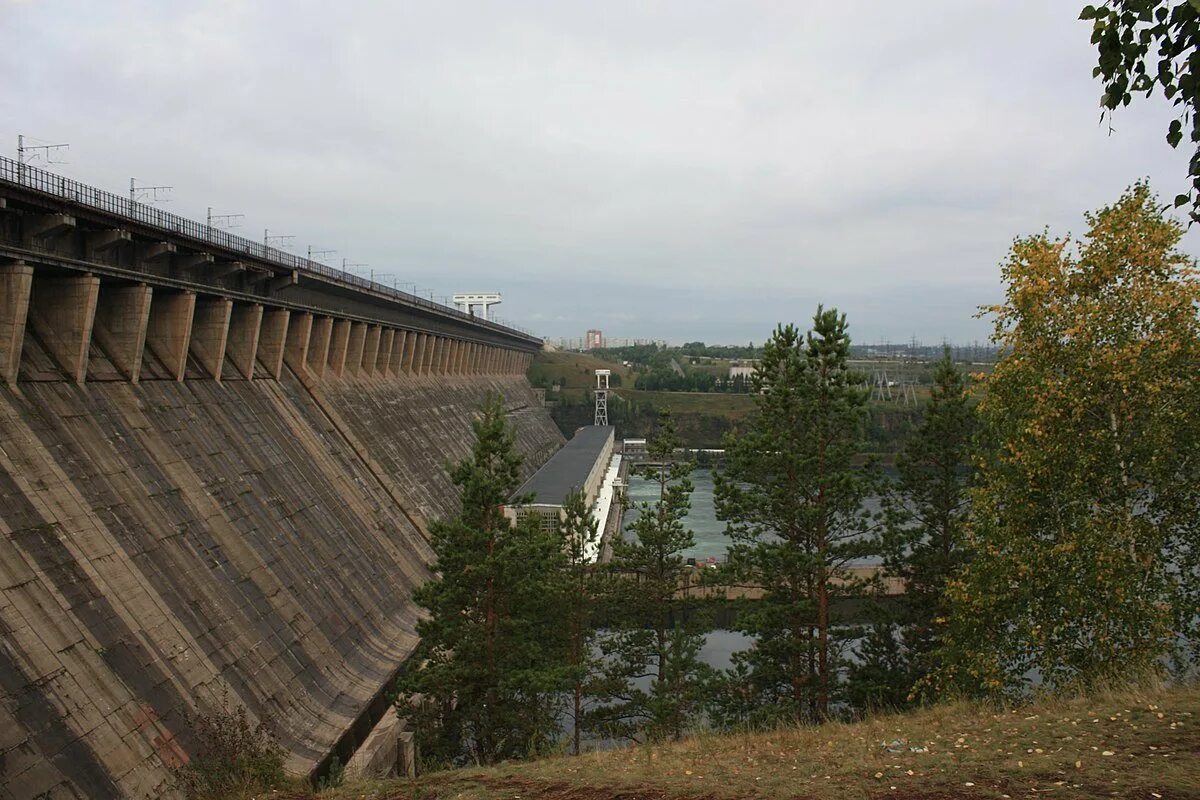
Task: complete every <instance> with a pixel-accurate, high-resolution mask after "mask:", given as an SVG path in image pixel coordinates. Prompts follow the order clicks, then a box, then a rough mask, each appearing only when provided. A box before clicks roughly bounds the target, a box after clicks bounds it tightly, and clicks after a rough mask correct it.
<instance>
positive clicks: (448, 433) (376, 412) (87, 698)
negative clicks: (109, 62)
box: [0, 162, 562, 798]
mask: <svg viewBox="0 0 1200 800" xmlns="http://www.w3.org/2000/svg"><path fill="white" fill-rule="evenodd" d="M9 163H10V164H11V162H9ZM26 169H28V168H26ZM52 177H53V176H49V174H48V173H39V172H38V171H36V170H34V171H22V172H21V173H19V174H15V173H13V172H12V171H11V170H9V172H5V164H3V163H0V367H3V375H2V376H0V377H2V380H0V643H2V645H3V646H2V647H0V700H2V702H0V797H3V798H8V797H12V798H25V797H35V796H47V797H81V798H106V797H137V798H141V797H162V796H167V795H169V794H170V770H171V768H172V766H173V765H175V764H177V763H179V762H180V761H181V760H182V759H184V758H186V757H187V754H188V753H189V752H193V748H194V746H195V742H194V741H192V734H191V731H190V729H189V726H188V724H187V722H186V716H187V714H188V713H189V712H191V711H193V710H195V709H197V708H199V709H201V710H205V711H211V710H212V709H213V708H215V707H216V705H218V704H219V703H221V702H223V700H224V701H226V702H229V703H231V704H234V705H240V706H244V707H245V708H246V709H247V710H248V711H249V713H250V714H251V715H252V717H253V718H254V719H267V720H269V721H270V722H271V723H272V725H273V727H274V728H275V730H276V732H277V733H278V735H279V737H280V741H281V744H282V745H283V746H284V747H285V748H286V750H287V752H288V768H289V770H290V771H292V772H293V773H297V774H306V773H308V772H310V771H311V770H312V769H313V768H314V767H315V765H317V764H318V763H320V761H321V760H322V759H324V758H325V757H326V756H327V755H328V754H329V752H330V751H331V749H332V748H333V747H334V745H335V744H336V743H337V742H338V741H339V739H340V738H341V737H342V736H343V735H344V734H345V732H346V731H347V730H349V729H350V728H351V726H352V725H353V724H354V723H355V721H356V720H357V719H358V718H359V717H360V715H361V714H362V713H363V711H364V709H366V708H367V706H368V705H369V704H370V703H371V702H372V700H373V699H374V698H376V697H377V696H378V695H379V694H380V692H381V691H382V690H383V689H384V688H385V687H386V685H387V683H388V682H389V681H390V680H391V677H392V676H393V675H394V673H395V671H396V669H397V668H398V666H399V665H400V664H402V663H403V661H404V659H405V657H406V656H407V655H408V653H409V652H410V651H411V649H412V647H413V646H414V644H415V641H416V638H415V623H416V619H417V609H416V607H415V606H414V605H413V603H412V602H411V590H412V588H413V587H414V586H416V585H417V584H419V583H420V582H421V581H422V580H424V579H425V578H426V577H427V575H428V564H429V561H430V558H431V551H430V548H429V546H428V543H427V540H426V525H427V524H428V522H429V520H431V519H433V518H436V517H438V516H441V515H444V514H448V513H451V512H452V511H453V510H454V508H455V505H456V503H457V497H456V494H455V492H454V487H453V486H452V485H451V484H450V481H449V479H448V477H447V475H446V472H445V465H446V464H448V463H450V462H453V461H455V460H458V459H461V458H462V457H464V456H465V455H466V454H467V453H468V452H469V450H470V447H471V444H472V433H471V421H472V420H473V419H474V417H475V414H476V412H477V409H478V408H479V406H480V405H481V404H482V403H483V402H484V400H485V399H486V398H487V397H488V396H489V395H500V396H502V397H503V398H504V403H505V407H506V409H507V410H508V414H509V419H510V421H511V423H512V425H513V427H514V429H515V431H516V434H517V444H518V448H519V449H520V451H521V453H522V455H523V456H524V457H525V469H526V470H527V472H532V471H533V469H534V468H536V467H537V466H538V465H539V464H540V463H541V462H542V461H544V460H545V459H546V458H547V457H549V455H550V454H551V453H553V451H554V450H555V449H557V447H558V446H560V445H561V443H562V437H561V435H560V434H559V433H558V431H557V429H556V428H555V426H554V425H553V423H552V422H551V420H550V419H549V417H548V415H547V414H546V412H545V410H544V409H542V408H541V405H540V404H539V403H538V401H537V400H536V398H535V397H534V393H533V391H532V390H531V388H530V387H529V385H528V383H527V382H526V380H525V378H524V367H525V363H526V361H527V359H528V357H529V354H530V353H531V352H533V351H534V350H535V349H536V348H537V347H538V346H539V344H540V343H539V342H538V341H537V340H536V339H534V338H533V337H530V336H529V335H527V334H524V333H523V332H520V331H517V330H515V329H511V328H507V327H505V326H502V325H497V324H495V323H491V322H484V321H482V320H475V319H473V318H471V317H470V316H469V315H465V314H461V313H458V312H454V311H453V310H452V309H443V308H438V307H432V304H423V303H421V302H418V299H417V298H412V297H411V296H406V295H404V294H403V293H394V292H389V291H385V289H386V287H378V286H376V285H370V286H367V285H360V284H359V283H357V282H355V281H354V280H352V277H353V276H339V275H336V274H327V273H326V272H322V271H320V270H318V269H315V268H314V269H311V270H310V269H309V268H308V267H307V266H306V265H305V264H303V263H300V262H302V261H303V260H302V259H301V260H293V261H292V262H286V261H285V260H284V259H283V256H282V255H280V254H277V253H272V252H268V250H269V248H261V249H257V248H254V247H251V246H249V245H251V244H253V243H246V242H244V241H234V240H233V239H232V238H223V237H222V236H220V235H218V234H219V233H220V232H212V231H204V230H201V229H202V228H203V226H196V227H194V228H193V227H187V226H184V225H182V224H181V223H179V222H176V221H175V220H178V218H174V219H167V218H166V217H162V216H161V215H158V212H157V211H156V210H154V209H146V207H137V204H129V206H128V207H122V206H120V204H119V203H115V202H113V201H112V200H106V199H105V198H103V197H102V196H101V194H97V193H96V192H97V190H91V192H93V194H91V195H87V194H86V193H85V192H84V190H86V189H88V187H83V189H80V188H78V185H74V186H72V185H69V184H68V182H66V181H65V180H64V181H62V182H61V183H60V184H58V185H55V184H54V182H53V180H52ZM72 192H74V193H75V195H76V196H72ZM81 192H84V193H83V194H81ZM118 199H119V198H118ZM151 212H153V213H151ZM156 215H158V216H157V217H156ZM168 216H169V215H168ZM156 220H157V222H156ZM158 222H161V223H162V224H157V223H158ZM192 225H195V224H194V223H192ZM179 228H183V230H178V229H179Z"/></svg>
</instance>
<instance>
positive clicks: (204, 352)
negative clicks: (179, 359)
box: [188, 297, 233, 381]
mask: <svg viewBox="0 0 1200 800" xmlns="http://www.w3.org/2000/svg"><path fill="white" fill-rule="evenodd" d="M232 315H233V301H232V300H230V299H229V298H228V297H201V298H199V299H198V300H197V301H196V315H195V316H194V317H193V318H192V341H191V343H190V344H189V345H188V350H189V351H190V352H191V354H192V355H193V356H195V358H196V360H197V361H199V362H200V366H202V367H204V370H205V371H206V372H207V373H208V374H209V375H212V376H213V380H217V381H219V380H221V370H222V369H223V368H224V366H225V349H226V347H227V346H228V344H229V320H230V319H231V318H232Z"/></svg>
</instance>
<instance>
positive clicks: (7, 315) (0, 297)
mask: <svg viewBox="0 0 1200 800" xmlns="http://www.w3.org/2000/svg"><path fill="white" fill-rule="evenodd" d="M32 286H33V267H30V266H29V265H27V264H25V263H24V262H21V261H18V262H16V263H10V264H0V373H2V374H0V377H3V379H4V380H5V381H6V382H7V383H8V384H10V385H12V384H14V383H16V382H17V371H18V370H19V369H20V368H21V346H22V345H23V344H24V343H25V321H26V319H27V318H28V316H29V291H30V289H31V288H32Z"/></svg>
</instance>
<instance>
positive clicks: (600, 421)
mask: <svg viewBox="0 0 1200 800" xmlns="http://www.w3.org/2000/svg"><path fill="white" fill-rule="evenodd" d="M611 374H612V370H609V369H598V370H596V422H595V424H596V425H607V424H608V376H609V375H611Z"/></svg>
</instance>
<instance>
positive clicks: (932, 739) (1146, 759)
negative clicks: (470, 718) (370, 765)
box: [277, 686, 1200, 800]
mask: <svg viewBox="0 0 1200 800" xmlns="http://www.w3.org/2000/svg"><path fill="white" fill-rule="evenodd" d="M277 796H278V795H277ZM292 796H293V797H295V798H308V797H311V795H292ZM318 796H319V797H320V798H322V799H323V800H326V799H327V800H335V799H336V800H350V799H351V798H355V799H356V800H399V798H405V800H446V799H450V798H453V799H454V800H493V799H496V800H498V799H499V798H512V799H513V800H652V799H653V800H666V798H706V800H724V798H731V799H732V798H763V799H764V800H774V799H775V798H779V799H780V800H782V798H793V797H803V798H813V800H841V799H842V798H846V799H847V800H856V799H858V798H864V799H865V798H896V800H914V799H915V798H943V799H945V798H964V799H966V798H1001V799H1003V798H1017V797H1024V798H1028V797H1040V796H1049V797H1052V798H1055V799H1056V800H1059V799H1061V798H1066V799H1067V800H1080V799H1081V798H1110V797H1124V798H1139V799H1140V800H1160V798H1161V799H1164V800H1197V798H1200V688H1198V687H1196V686H1191V687H1184V688H1175V689H1164V688H1155V689H1143V690H1127V691H1118V692H1110V693H1105V694H1101V695H1098V696H1093V697H1091V698H1075V699H1063V700H1048V701H1043V702H1041V703H1038V704H1034V705H1028V706H1024V707H1018V708H1011V709H996V708H992V707H986V706H981V705H974V704H947V705H942V706H937V707H934V708H931V709H926V710H922V711H918V712H915V713H911V714H907V715H885V716H878V717H875V718H872V719H869V720H867V721H865V722H859V723H854V724H838V723H835V724H830V725H826V726H823V727H820V728H794V727H789V728H781V729H779V730H776V731H772V732H769V733H743V734H733V735H726V736H718V735H715V734H701V735H697V736H694V737H692V738H689V739H686V740H684V741H682V742H678V743H669V744H656V745H638V746H634V747H630V748H625V749H619V750H610V751H607V752H601V753H591V754H587V755H584V756H581V757H579V758H572V757H569V756H558V757H554V758H548V759H543V760H540V761H531V762H525V763H512V764H503V765H500V766H498V767H495V768H492V769H474V770H459V771H455V772H442V773H434V774H430V775H427V776H424V777H422V778H419V779H417V780H415V781H411V780H392V781H377V782H373V783H360V784H355V785H350V786H345V787H342V788H340V789H337V790H334V791H331V792H326V793H323V794H320V795H318Z"/></svg>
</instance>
